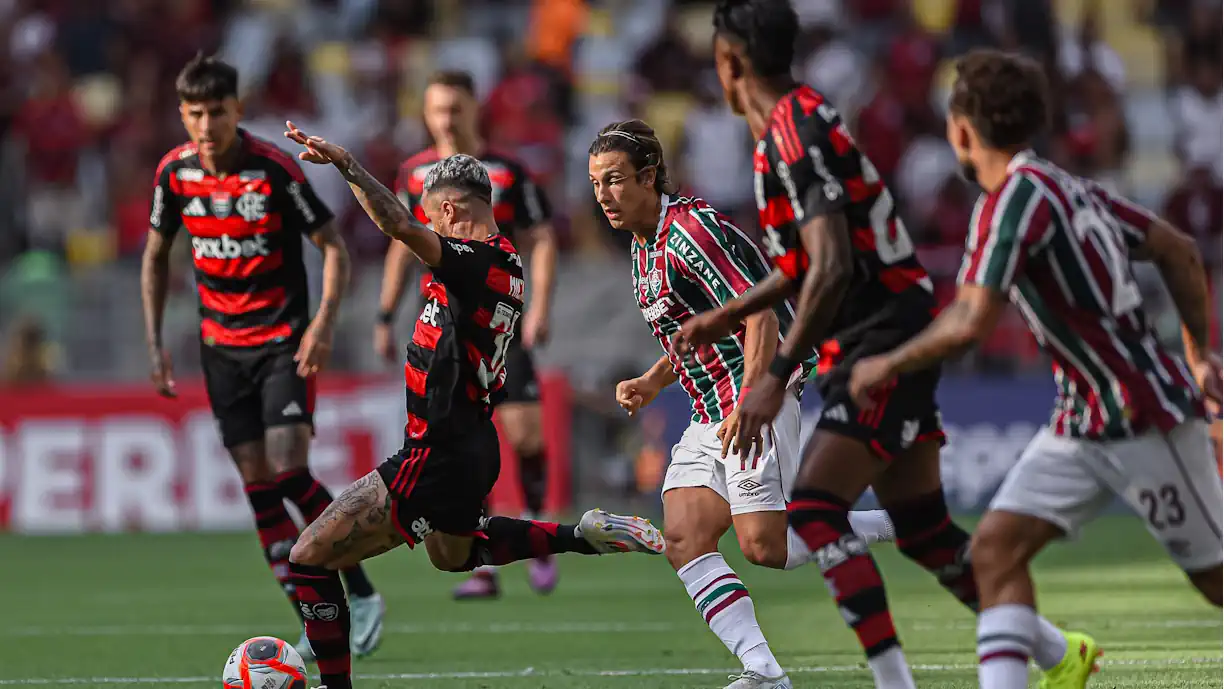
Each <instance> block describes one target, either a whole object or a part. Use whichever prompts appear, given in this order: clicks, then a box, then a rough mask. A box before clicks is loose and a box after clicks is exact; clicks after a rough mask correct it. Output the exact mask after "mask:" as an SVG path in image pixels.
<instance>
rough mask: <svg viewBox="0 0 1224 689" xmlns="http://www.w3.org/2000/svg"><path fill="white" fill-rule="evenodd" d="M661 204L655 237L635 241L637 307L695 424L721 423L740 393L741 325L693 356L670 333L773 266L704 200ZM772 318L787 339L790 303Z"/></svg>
mask: <svg viewBox="0 0 1224 689" xmlns="http://www.w3.org/2000/svg"><path fill="white" fill-rule="evenodd" d="M662 201H663V207H662V211H661V212H660V214H659V225H658V228H657V229H656V232H655V236H654V238H653V239H651V240H649V241H646V242H642V241H640V240H637V239H635V241H634V242H633V246H632V248H631V250H630V251H631V256H632V259H633V287H634V292H635V294H636V296H637V302H638V307H639V308H641V310H642V316H643V317H644V318H645V319H646V322H647V323H648V324H650V328H651V331H652V332H653V333H654V336H655V339H657V340H658V341H659V344H660V345H661V346H662V347H663V351H664V352H665V353H666V354H667V358H668V359H670V360H671V363H672V369H673V370H675V371H676V373H677V374H678V375H679V376H680V385H681V386H683V387H684V391H685V392H687V393H688V395H689V398H691V399H692V401H693V420H694V421H697V422H700V423H714V422H718V421H722V420H723V419H724V418H726V417H727V416H728V415H729V414H730V413H731V411H732V410H733V409H734V408H735V405H736V403H737V402H738V400H739V396H740V393H741V390H742V387H743V385H742V384H743V376H744V325H743V324H740V325H739V326H738V327H737V328H736V330H735V332H734V333H732V334H731V335H730V336H728V337H724V338H723V339H721V340H719V341H718V342H715V343H713V344H711V345H703V346H701V347H698V348H697V350H696V351H695V352H694V355H693V356H690V357H688V358H685V357H682V356H679V355H677V354H676V353H675V351H673V350H672V345H671V335H672V333H674V332H676V331H677V330H679V329H680V326H681V324H683V323H684V322H685V321H686V320H688V319H689V318H690V317H691V316H693V315H694V314H698V313H701V312H703V311H710V310H713V309H716V308H718V307H720V306H722V305H723V304H725V303H727V302H728V301H731V300H732V299H734V298H735V297H738V296H739V295H741V294H743V293H744V292H746V291H748V288H749V287H752V286H753V285H755V284H756V283H757V282H759V281H761V280H762V279H764V278H765V276H767V275H769V273H770V270H771V269H770V266H769V260H768V259H767V258H766V257H765V254H764V253H763V252H762V251H761V249H760V247H759V246H758V245H757V244H756V242H754V241H753V240H752V238H750V237H749V236H748V235H747V234H746V233H744V232H743V231H742V230H740V229H739V228H738V227H736V226H735V225H732V224H731V222H730V221H728V220H727V219H726V218H725V217H723V216H722V215H720V214H719V213H718V212H717V211H715V210H714V209H713V208H712V207H710V205H709V204H707V203H706V202H705V201H702V200H701V199H696V198H677V197H674V196H667V195H664V196H663V198H662ZM775 312H776V313H777V315H778V320H779V329H780V333H781V334H782V335H784V334H785V333H786V332H787V330H788V329H789V328H790V324H791V322H792V321H793V320H794V310H793V308H792V306H791V304H790V303H789V301H786V302H783V303H782V304H781V305H779V306H778V307H776V308H775ZM779 342H781V339H779Z"/></svg>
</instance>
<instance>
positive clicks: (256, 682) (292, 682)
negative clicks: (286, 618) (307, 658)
mask: <svg viewBox="0 0 1224 689" xmlns="http://www.w3.org/2000/svg"><path fill="white" fill-rule="evenodd" d="M221 684H222V686H223V687H225V689H306V663H304V662H302V656H300V655H298V652H297V650H295V649H294V648H293V646H292V645H290V644H288V643H285V642H284V641H281V640H280V639H277V638H275V637H271V636H257V637H255V638H253V639H247V640H246V641H243V642H242V643H241V644H239V645H238V648H235V649H234V652H233V653H231V654H230V657H229V660H227V661H225V672H223V673H222V674H221Z"/></svg>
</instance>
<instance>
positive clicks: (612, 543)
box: [575, 509, 664, 555]
mask: <svg viewBox="0 0 1224 689" xmlns="http://www.w3.org/2000/svg"><path fill="white" fill-rule="evenodd" d="M575 535H576V536H581V537H583V538H585V539H586V541H587V543H590V544H591V546H592V547H594V548H595V550H597V551H599V552H600V553H652V554H654V555H659V554H662V552H663V548H664V542H663V532H661V531H659V530H658V529H656V528H655V526H654V524H651V523H650V520H649V519H642V518H641V517H622V516H621V515H619V514H612V513H611V512H605V511H603V510H598V509H596V510H589V511H588V512H587V513H586V514H584V515H582V521H580V522H578V529H577V533H576V534H575Z"/></svg>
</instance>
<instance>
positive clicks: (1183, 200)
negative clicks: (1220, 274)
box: [1162, 165, 1224, 271]
mask: <svg viewBox="0 0 1224 689" xmlns="http://www.w3.org/2000/svg"><path fill="white" fill-rule="evenodd" d="M1162 215H1163V216H1164V218H1165V219H1166V220H1168V221H1169V222H1170V223H1172V224H1173V226H1174V227H1177V228H1178V229H1180V230H1181V231H1183V232H1185V233H1187V234H1189V235H1190V236H1191V237H1194V239H1195V240H1196V241H1197V242H1198V244H1199V247H1200V249H1201V250H1202V252H1203V257H1204V259H1205V260H1206V261H1207V262H1208V265H1209V266H1210V267H1212V268H1214V269H1215V271H1218V270H1219V268H1220V250H1221V247H1220V239H1221V234H1222V233H1224V188H1222V187H1221V186H1220V178H1219V177H1217V176H1216V173H1215V171H1213V170H1212V169H1211V168H1210V167H1208V166H1206V165H1200V166H1197V167H1193V168H1192V169H1190V170H1189V171H1188V172H1187V173H1186V174H1185V176H1184V177H1182V179H1181V181H1180V182H1179V183H1178V185H1177V186H1176V187H1175V188H1174V189H1173V191H1172V193H1170V194H1169V197H1168V198H1167V199H1165V203H1164V210H1163V212H1162Z"/></svg>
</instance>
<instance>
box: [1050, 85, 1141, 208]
mask: <svg viewBox="0 0 1224 689" xmlns="http://www.w3.org/2000/svg"><path fill="white" fill-rule="evenodd" d="M1067 87H1068V89H1067V95H1068V98H1067V100H1066V122H1067V131H1066V136H1065V142H1064V143H1065V146H1064V150H1065V152H1066V156H1067V158H1066V160H1065V161H1063V162H1064V163H1065V165H1066V166H1067V169H1068V170H1069V171H1071V172H1073V173H1075V174H1078V175H1082V176H1084V177H1088V178H1090V179H1095V180H1098V181H1100V182H1103V183H1106V184H1108V185H1109V186H1111V188H1114V189H1119V188H1120V187H1121V186H1122V183H1123V178H1124V174H1125V172H1124V170H1123V164H1124V163H1125V162H1126V156H1127V154H1128V153H1129V151H1130V131H1129V129H1128V128H1127V124H1126V112H1125V111H1124V110H1123V107H1122V98H1121V96H1120V94H1119V93H1118V92H1116V91H1115V90H1114V89H1113V87H1112V86H1111V85H1110V83H1109V81H1108V80H1107V79H1106V78H1105V77H1104V76H1102V75H1101V74H1100V73H1099V72H1097V71H1096V70H1095V69H1087V70H1085V71H1083V72H1080V73H1079V75H1078V76H1076V77H1075V78H1074V79H1073V80H1071V81H1070V82H1068V84H1067Z"/></svg>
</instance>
